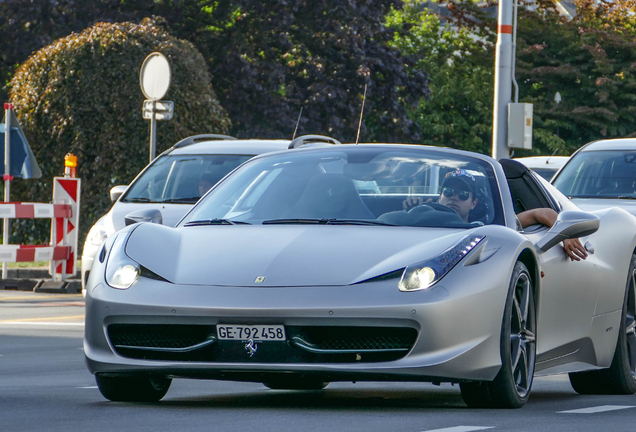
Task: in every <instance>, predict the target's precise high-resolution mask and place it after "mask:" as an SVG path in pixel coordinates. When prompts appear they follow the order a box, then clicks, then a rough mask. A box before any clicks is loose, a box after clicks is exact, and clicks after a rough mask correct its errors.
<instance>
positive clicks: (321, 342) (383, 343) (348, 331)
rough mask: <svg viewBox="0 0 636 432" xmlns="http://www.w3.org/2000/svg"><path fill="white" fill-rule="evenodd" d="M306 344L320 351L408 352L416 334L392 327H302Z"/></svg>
mask: <svg viewBox="0 0 636 432" xmlns="http://www.w3.org/2000/svg"><path fill="white" fill-rule="evenodd" d="M299 330H300V332H301V333H302V334H304V335H306V337H307V339H308V342H311V343H313V344H314V345H316V346H317V347H320V349H323V350H328V351H339V350H362V351H367V350H393V349H405V350H410V349H411V347H412V346H413V343H414V342H415V337H416V336H417V332H416V331H415V330H414V329H411V328H393V327H388V328H387V327H346V328H342V327H302V328H300V329H299Z"/></svg>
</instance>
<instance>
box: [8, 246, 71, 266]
mask: <svg viewBox="0 0 636 432" xmlns="http://www.w3.org/2000/svg"><path fill="white" fill-rule="evenodd" d="M70 256H71V247H70V246H40V245H33V246H28V245H0V262H32V261H54V260H67V259H69V257H70Z"/></svg>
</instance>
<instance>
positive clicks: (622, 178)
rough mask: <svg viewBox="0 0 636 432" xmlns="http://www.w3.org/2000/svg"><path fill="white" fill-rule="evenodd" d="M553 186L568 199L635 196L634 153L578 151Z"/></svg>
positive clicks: (635, 163) (635, 171)
mask: <svg viewBox="0 0 636 432" xmlns="http://www.w3.org/2000/svg"><path fill="white" fill-rule="evenodd" d="M554 186H555V187H556V188H557V189H558V190H559V191H561V193H563V194H564V195H566V196H568V197H570V198H636V152H634V151H617V150H604V151H587V152H581V153H579V154H577V155H576V156H575V157H573V158H572V160H571V161H570V163H568V164H567V165H566V166H565V167H564V168H563V170H562V171H561V173H560V174H559V176H558V177H557V178H556V179H555V180H554Z"/></svg>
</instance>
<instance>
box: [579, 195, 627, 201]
mask: <svg viewBox="0 0 636 432" xmlns="http://www.w3.org/2000/svg"><path fill="white" fill-rule="evenodd" d="M573 198H574V199H576V198H590V199H626V200H636V196H634V195H618V196H612V195H569V196H568V199H573Z"/></svg>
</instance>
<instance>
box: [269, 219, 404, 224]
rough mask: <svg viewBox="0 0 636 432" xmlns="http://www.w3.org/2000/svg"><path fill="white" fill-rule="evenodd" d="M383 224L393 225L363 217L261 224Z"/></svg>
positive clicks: (285, 220)
mask: <svg viewBox="0 0 636 432" xmlns="http://www.w3.org/2000/svg"><path fill="white" fill-rule="evenodd" d="M286 224H289V225H292V224H294V225H295V224H298V225H384V226H395V225H393V224H388V223H385V222H380V221H374V220H364V219H335V218H331V219H327V218H323V219H272V220H266V221H263V225H286Z"/></svg>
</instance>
